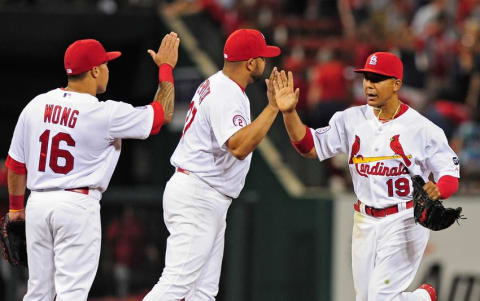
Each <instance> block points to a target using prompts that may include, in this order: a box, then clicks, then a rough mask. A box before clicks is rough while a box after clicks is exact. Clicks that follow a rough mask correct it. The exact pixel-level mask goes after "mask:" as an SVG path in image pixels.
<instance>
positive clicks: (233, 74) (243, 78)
mask: <svg viewBox="0 0 480 301" xmlns="http://www.w3.org/2000/svg"><path fill="white" fill-rule="evenodd" d="M222 71H223V74H225V75H226V76H228V78H230V79H231V80H233V81H234V82H236V83H237V84H238V85H239V86H240V88H241V89H242V90H245V88H246V87H247V85H248V81H249V79H250V76H249V75H248V74H243V72H239V71H238V70H236V69H235V68H225V67H224V68H223V70H222Z"/></svg>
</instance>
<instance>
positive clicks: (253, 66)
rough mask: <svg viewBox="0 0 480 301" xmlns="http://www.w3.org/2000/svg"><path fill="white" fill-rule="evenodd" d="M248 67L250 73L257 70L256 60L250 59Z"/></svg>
mask: <svg viewBox="0 0 480 301" xmlns="http://www.w3.org/2000/svg"><path fill="white" fill-rule="evenodd" d="M246 67H247V70H248V71H250V72H252V71H253V70H255V67H256V62H255V59H248V61H247V65H246Z"/></svg>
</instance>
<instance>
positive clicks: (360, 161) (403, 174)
mask: <svg viewBox="0 0 480 301" xmlns="http://www.w3.org/2000/svg"><path fill="white" fill-rule="evenodd" d="M402 111H404V112H403V114H401V115H399V116H398V117H396V118H395V119H392V120H390V121H387V122H385V123H383V122H381V121H379V120H378V118H377V117H376V116H375V114H374V111H373V108H372V107H371V106H368V105H363V106H358V107H352V108H349V109H347V110H345V111H342V112H337V113H335V114H334V115H333V117H332V118H331V120H330V123H329V125H328V126H327V127H324V128H319V129H316V130H312V135H313V136H314V143H315V149H316V152H317V154H318V158H319V159H320V160H325V159H327V158H330V157H332V156H334V155H336V154H339V153H345V154H348V155H349V167H350V174H351V175H352V180H353V186H354V190H355V194H356V195H357V197H358V199H359V200H360V201H362V202H363V203H365V204H366V205H368V206H371V207H375V208H385V207H389V206H392V205H396V204H399V203H402V202H406V201H409V200H411V199H412V192H413V187H412V183H411V180H410V175H409V174H412V175H414V174H415V175H421V176H423V178H424V179H428V176H429V174H430V173H433V176H434V179H435V181H438V179H439V178H440V177H441V176H444V175H450V176H454V177H457V178H459V177H460V175H459V163H458V158H457V155H456V154H455V152H454V151H453V150H452V149H451V148H450V146H449V145H448V141H447V138H446V137H445V134H444V132H443V130H442V129H440V128H439V127H438V126H436V125H435V124H433V123H432V122H431V121H429V120H428V119H427V118H425V117H423V116H422V115H420V114H419V113H418V112H417V111H415V110H414V109H412V108H410V107H408V106H406V105H405V104H402Z"/></svg>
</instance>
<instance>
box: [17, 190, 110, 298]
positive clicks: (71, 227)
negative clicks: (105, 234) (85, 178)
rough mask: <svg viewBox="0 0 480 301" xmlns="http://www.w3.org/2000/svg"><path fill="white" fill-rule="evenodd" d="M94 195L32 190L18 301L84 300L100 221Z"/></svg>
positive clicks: (95, 257)
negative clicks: (23, 289)
mask: <svg viewBox="0 0 480 301" xmlns="http://www.w3.org/2000/svg"><path fill="white" fill-rule="evenodd" d="M99 200H100V197H99V194H97V195H96V197H93V196H89V195H85V194H81V193H77V192H70V191H63V190H57V191H49V192H35V191H32V193H31V194H30V197H29V199H28V202H27V206H26V211H25V214H26V218H25V222H26V237H27V254H28V272H29V278H28V289H27V294H26V295H25V297H24V298H23V300H24V301H52V300H54V298H55V295H56V301H72V300H75V301H86V300H87V297H88V292H89V290H90V287H91V286H92V283H93V280H94V278H95V274H96V272H97V267H98V260H99V256H100V242H101V235H102V233H101V224H100V204H99Z"/></svg>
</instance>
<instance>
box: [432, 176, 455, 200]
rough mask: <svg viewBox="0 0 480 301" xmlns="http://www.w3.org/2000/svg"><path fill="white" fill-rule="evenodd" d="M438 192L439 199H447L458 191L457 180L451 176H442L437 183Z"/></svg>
mask: <svg viewBox="0 0 480 301" xmlns="http://www.w3.org/2000/svg"><path fill="white" fill-rule="evenodd" d="M437 187H438V190H439V191H440V198H442V199H448V198H449V197H451V196H452V195H453V194H454V193H455V192H457V190H458V178H456V177H452V176H448V175H445V176H442V177H440V179H439V180H438V183H437Z"/></svg>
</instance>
